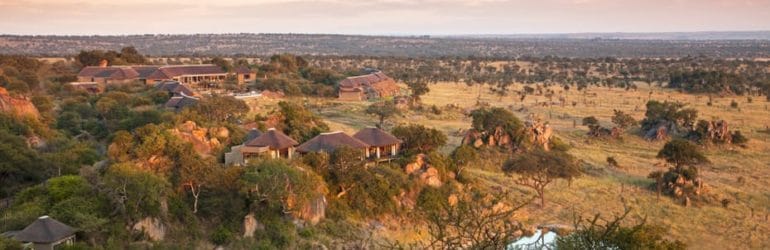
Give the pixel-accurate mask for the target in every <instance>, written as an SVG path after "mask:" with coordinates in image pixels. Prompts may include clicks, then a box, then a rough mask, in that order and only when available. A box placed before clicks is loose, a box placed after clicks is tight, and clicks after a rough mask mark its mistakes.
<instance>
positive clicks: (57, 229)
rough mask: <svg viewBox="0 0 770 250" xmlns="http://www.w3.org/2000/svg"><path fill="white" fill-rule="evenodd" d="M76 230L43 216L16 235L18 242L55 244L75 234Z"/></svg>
mask: <svg viewBox="0 0 770 250" xmlns="http://www.w3.org/2000/svg"><path fill="white" fill-rule="evenodd" d="M75 232H76V231H75V229H74V228H72V227H70V226H67V225H65V224H64V223H61V222H59V221H57V220H54V219H52V218H51V217H48V216H42V217H40V218H38V219H37V220H35V221H34V222H32V224H29V226H27V227H26V228H24V230H21V232H19V233H18V234H16V237H15V238H16V240H18V241H21V242H32V243H53V242H57V241H60V240H62V239H65V238H67V237H70V236H72V235H74V234H75Z"/></svg>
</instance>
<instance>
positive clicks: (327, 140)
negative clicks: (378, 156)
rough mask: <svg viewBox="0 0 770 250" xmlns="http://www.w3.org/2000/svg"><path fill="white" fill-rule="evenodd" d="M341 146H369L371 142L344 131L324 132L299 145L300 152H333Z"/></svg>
mask: <svg viewBox="0 0 770 250" xmlns="http://www.w3.org/2000/svg"><path fill="white" fill-rule="evenodd" d="M340 147H351V148H367V147H369V144H366V143H365V142H362V141H360V140H358V139H356V138H353V137H351V136H349V135H347V134H345V133H343V132H332V133H323V134H320V135H318V136H316V137H313V139H310V140H309V141H306V142H305V143H302V145H299V147H297V151H298V152H302V153H307V152H327V153H331V152H334V150H337V149H338V148H340Z"/></svg>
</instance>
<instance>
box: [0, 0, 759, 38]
mask: <svg viewBox="0 0 770 250" xmlns="http://www.w3.org/2000/svg"><path fill="white" fill-rule="evenodd" d="M725 30H770V0H530V1H525V0H359V1H355V0H218V1H202V0H133V1H120V0H103V1H85V0H0V34H61V35H67V34H72V35H81V34H86V35H91V34H103V35H114V34H155V33H165V34H168V33H172V34H179V33H240V32H247V33H339V34H387V35H393V34H431V35H434V34H519V33H578V32H669V31H725Z"/></svg>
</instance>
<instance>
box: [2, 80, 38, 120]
mask: <svg viewBox="0 0 770 250" xmlns="http://www.w3.org/2000/svg"><path fill="white" fill-rule="evenodd" d="M0 112H3V113H7V114H11V115H14V116H21V117H31V118H35V119H37V118H40V112H39V111H38V110H37V108H36V107H35V105H34V104H32V101H30V100H29V99H28V98H26V97H14V96H11V95H10V94H9V93H8V90H6V89H5V88H3V87H0Z"/></svg>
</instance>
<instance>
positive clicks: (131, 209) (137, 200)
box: [101, 163, 170, 225]
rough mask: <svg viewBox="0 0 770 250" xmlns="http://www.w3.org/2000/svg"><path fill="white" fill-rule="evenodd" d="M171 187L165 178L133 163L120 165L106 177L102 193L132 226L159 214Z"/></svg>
mask: <svg viewBox="0 0 770 250" xmlns="http://www.w3.org/2000/svg"><path fill="white" fill-rule="evenodd" d="M169 187H170V185H169V183H168V182H167V181H166V180H165V179H163V178H161V177H159V176H157V175H155V174H152V173H150V172H147V171H145V170H141V169H138V168H136V167H135V166H134V164H131V163H118V164H113V165H112V166H110V167H109V169H108V170H107V172H106V173H105V174H104V177H103V178H102V187H101V192H102V193H104V194H105V196H106V197H107V198H108V199H109V201H110V202H111V203H112V206H113V208H114V209H115V210H116V211H117V212H119V213H120V214H121V215H123V216H124V218H125V219H126V222H127V223H126V224H128V225H133V224H134V223H135V222H137V221H139V220H140V219H141V218H144V217H147V216H158V215H160V203H161V200H162V199H163V198H164V197H165V196H166V194H167V192H168V189H169Z"/></svg>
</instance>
